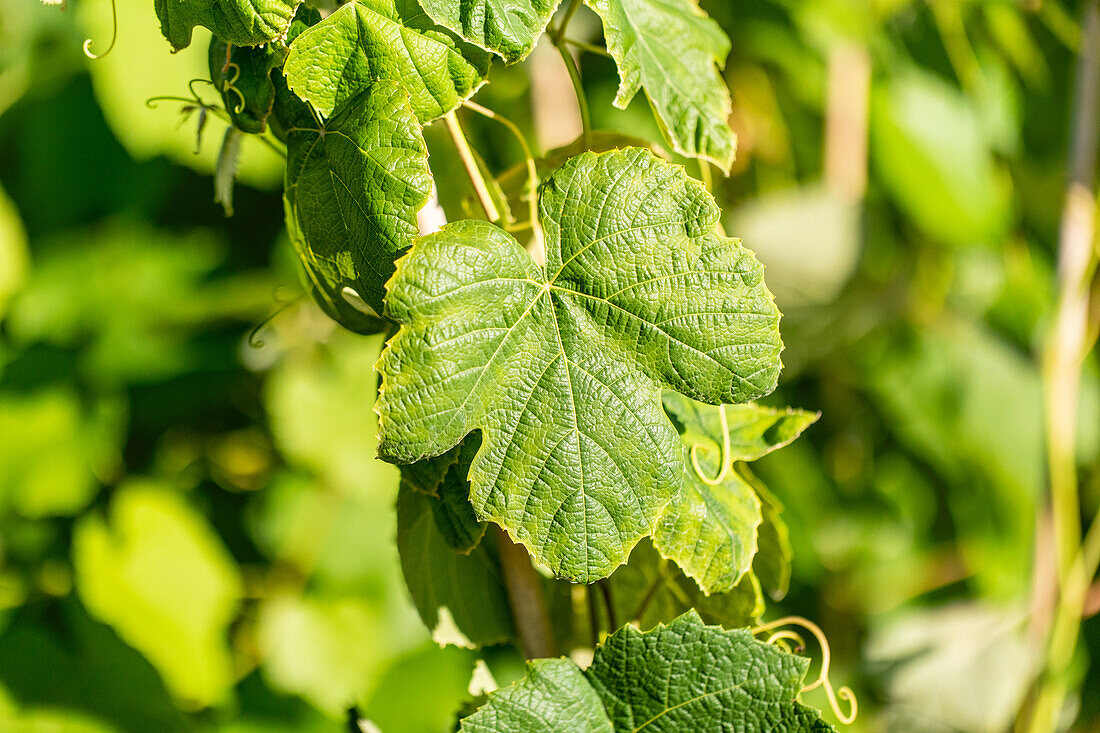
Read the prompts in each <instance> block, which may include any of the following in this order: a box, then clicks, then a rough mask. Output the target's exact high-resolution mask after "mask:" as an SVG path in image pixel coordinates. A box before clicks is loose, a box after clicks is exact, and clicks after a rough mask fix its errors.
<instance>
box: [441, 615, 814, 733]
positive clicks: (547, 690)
mask: <svg viewBox="0 0 1100 733" xmlns="http://www.w3.org/2000/svg"><path fill="white" fill-rule="evenodd" d="M808 665H809V660H807V659H803V658H801V657H796V656H793V655H790V654H787V653H785V652H782V651H780V650H779V649H777V648H776V647H774V646H771V645H769V644H765V643H763V642H761V641H758V640H756V639H754V638H753V636H752V635H751V634H750V633H749V632H748V631H747V630H744V629H742V630H736V631H727V630H724V629H721V628H718V627H715V626H705V625H704V624H703V622H702V621H701V620H700V619H699V616H698V614H696V613H695V612H693V611H691V612H688V613H686V614H684V615H683V616H680V617H679V618H677V619H675V620H674V621H672V622H671V623H670V624H668V625H667V626H665V625H660V626H657V627H656V628H654V629H653V630H652V631H648V632H642V631H638V629H636V628H634V627H633V626H630V625H627V626H624V627H623V628H621V629H619V630H618V631H616V632H615V633H613V634H611V635H610V636H609V637H607V639H606V640H605V641H604V642H603V643H602V644H600V645H599V646H598V647H597V648H596V653H595V657H594V659H593V660H592V665H591V666H590V667H588V669H586V670H584V671H583V672H582V671H581V670H580V669H579V668H578V667H577V666H576V665H575V664H574V663H573V662H572V661H570V660H567V659H556V660H547V659H540V660H536V661H535V662H530V663H529V664H528V666H527V676H526V677H525V678H524V679H522V680H520V681H519V682H517V683H515V684H514V685H512V686H511V687H508V688H505V689H503V690H499V691H497V692H494V693H491V694H490V695H489V700H488V702H487V703H486V704H485V705H484V706H483V707H482V708H481V709H480V710H478V712H476V713H474V714H473V715H471V716H470V717H468V718H465V719H464V720H463V721H462V728H461V730H463V731H468V732H470V733H481V732H485V733H496V732H497V731H502V730H509V731H510V730H524V731H543V730H545V731H551V730H554V731H557V730H563V731H582V732H589V731H593V732H595V731H599V732H601V733H602V732H604V731H607V732H608V733H610V731H616V732H618V731H624V732H625V731H641V730H643V729H644V730H646V731H654V732H655V733H658V732H662V731H668V732H669V733H673V732H676V733H678V732H679V731H687V730H722V731H760V730H784V731H830V730H833V728H832V727H831V726H830V725H828V724H827V723H825V722H824V721H823V720H822V719H821V717H820V715H819V714H818V713H817V711H815V710H812V709H810V708H808V707H806V706H804V705H802V704H801V703H799V702H798V701H797V698H798V695H799V692H800V689H801V687H802V678H803V677H804V676H805V674H806V669H807V667H808Z"/></svg>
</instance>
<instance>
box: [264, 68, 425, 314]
mask: <svg viewBox="0 0 1100 733" xmlns="http://www.w3.org/2000/svg"><path fill="white" fill-rule="evenodd" d="M293 125H294V126H291V127H289V128H288V129H287V130H286V142H287V171H286V190H285V196H284V202H285V206H286V216H287V229H288V231H289V233H290V237H291V242H292V243H293V245H294V248H295V250H296V252H297V254H298V256H299V258H300V260H301V262H302V265H303V267H304V269H305V271H306V274H307V276H308V279H309V281H310V284H311V285H312V286H313V289H314V295H315V297H316V298H317V300H318V304H319V305H320V306H321V308H322V309H323V310H324V311H325V312H326V313H327V314H328V315H329V316H331V317H332V318H334V319H335V320H337V321H338V322H339V323H341V324H342V325H344V326H345V327H347V328H349V329H351V330H355V331H360V332H363V331H367V332H370V331H369V330H368V329H369V327H370V326H371V325H372V324H380V321H379V320H378V319H377V317H376V316H377V315H378V314H381V313H382V296H383V293H384V283H385V282H386V280H387V279H388V278H389V277H390V275H391V274H392V273H393V269H394V264H393V263H394V260H395V259H396V258H397V257H398V256H399V255H400V253H401V252H403V251H404V250H405V249H406V248H407V247H408V245H409V244H410V243H411V242H412V240H413V238H414V237H415V236H416V235H417V233H418V230H417V225H416V213H417V212H418V211H419V210H420V208H421V207H422V206H423V205H424V204H425V203H426V202H427V200H428V196H429V194H430V191H431V172H430V171H429V170H428V154H427V148H426V147H425V145H424V138H423V136H422V134H421V130H420V123H419V122H418V120H417V118H416V115H415V114H413V111H412V108H411V107H410V106H409V100H408V95H407V94H406V93H405V92H404V91H403V90H402V89H401V88H400V87H398V86H397V85H396V84H394V83H392V82H385V81H379V82H377V83H375V84H374V85H372V86H371V87H369V88H367V89H366V90H364V91H363V92H362V93H361V94H360V95H359V96H357V97H355V98H354V99H352V100H350V101H348V102H347V103H346V104H345V105H344V107H343V108H341V109H340V110H337V112H336V114H335V115H334V116H333V117H331V118H330V119H328V120H327V121H326V122H324V124H321V125H319V124H318V123H317V121H316V120H314V119H313V118H312V116H311V115H309V114H306V113H305V112H303V113H301V114H300V115H299V117H298V119H296V120H295V121H294V123H293ZM349 291H350V292H349ZM372 311H373V312H372Z"/></svg>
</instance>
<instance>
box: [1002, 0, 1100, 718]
mask: <svg viewBox="0 0 1100 733" xmlns="http://www.w3.org/2000/svg"><path fill="white" fill-rule="evenodd" d="M1081 28H1082V33H1081V50H1080V55H1079V56H1078V59H1077V78H1076V82H1075V88H1074V112H1073V132H1072V139H1071V142H1070V151H1069V159H1070V171H1069V183H1068V186H1067V190H1066V201H1065V205H1064V208H1063V210H1062V223H1061V231H1060V233H1059V243H1058V280H1059V291H1060V292H1059V298H1058V310H1057V313H1056V315H1055V319H1054V323H1053V326H1052V327H1051V331H1050V335H1049V340H1048V341H1047V344H1046V348H1045V351H1044V358H1043V393H1044V400H1045V403H1046V425H1045V427H1046V442H1047V462H1048V472H1049V474H1050V494H1051V511H1052V516H1053V526H1054V532H1053V535H1054V540H1053V541H1054V545H1055V553H1054V555H1055V558H1056V560H1055V561H1056V568H1057V572H1056V577H1057V578H1058V588H1059V595H1058V598H1057V601H1056V605H1055V610H1054V621H1053V625H1052V626H1051V629H1050V634H1049V637H1048V640H1047V647H1046V658H1045V660H1044V663H1043V666H1042V668H1041V670H1040V673H1039V677H1038V680H1037V683H1036V689H1035V692H1034V697H1033V700H1032V704H1031V705H1030V706H1029V707H1028V708H1027V709H1025V711H1024V712H1023V714H1022V718H1021V720H1022V721H1023V725H1022V729H1023V730H1026V731H1029V733H1045V732H1046V731H1053V730H1055V729H1056V726H1057V721H1058V718H1059V715H1060V714H1061V710H1062V706H1063V704H1064V702H1065V697H1066V693H1067V682H1066V669H1067V667H1068V666H1069V663H1070V661H1072V658H1073V654H1074V650H1075V649H1076V646H1077V639H1078V636H1079V633H1080V628H1081V614H1082V612H1083V610H1084V605H1085V598H1086V596H1087V594H1088V588H1089V584H1090V583H1091V582H1092V577H1093V576H1094V575H1095V574H1096V571H1097V564H1098V562H1100V514H1098V515H1097V516H1096V517H1095V518H1094V519H1093V522H1092V525H1091V526H1090V527H1089V530H1088V534H1087V535H1086V537H1085V541H1084V543H1082V542H1081V540H1080V538H1081V510H1080V501H1081V497H1080V487H1079V483H1078V476H1077V458H1076V446H1077V420H1078V412H1079V407H1080V389H1081V371H1082V368H1083V366H1084V358H1085V355H1086V354H1087V353H1088V350H1089V325H1088V319H1089V311H1090V307H1091V306H1090V297H1091V292H1090V289H1091V283H1092V279H1093V276H1094V274H1095V273H1096V269H1097V266H1098V262H1097V251H1096V206H1097V201H1096V194H1095V192H1094V186H1095V183H1096V153H1097V147H1098V142H1100V140H1098V136H1100V133H1098V130H1097V126H1098V125H1100V112H1098V107H1100V0H1090V1H1089V2H1088V3H1087V4H1086V6H1085V9H1084V19H1083V21H1082V24H1081Z"/></svg>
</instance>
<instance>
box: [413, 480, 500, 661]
mask: <svg viewBox="0 0 1100 733" xmlns="http://www.w3.org/2000/svg"><path fill="white" fill-rule="evenodd" d="M439 503H440V499H438V498H435V497H432V496H428V495H426V494H423V493H421V492H419V491H417V490H415V489H413V488H412V487H411V486H410V485H409V484H408V483H406V482H405V481H404V480H403V481H402V482H401V488H400V493H399V494H398V498H397V550H398V553H399V554H400V556H401V570H402V573H403V574H404V576H405V583H406V585H408V588H409V593H410V594H411V595H412V599H413V603H414V604H415V605H416V610H417V611H418V612H419V613H420V618H421V619H423V621H424V625H425V626H427V627H428V628H429V629H430V630H431V632H432V638H434V639H435V640H436V641H437V642H438V643H440V644H455V645H457V646H466V647H474V646H479V645H486V644H499V643H501V642H504V641H507V640H509V639H511V638H512V636H513V635H514V631H513V627H512V617H511V613H510V611H509V607H508V596H507V593H506V591H505V589H504V585H503V583H502V581H501V578H500V568H499V566H498V564H497V559H496V554H495V548H493V547H491V546H490V545H491V543H482V544H480V545H478V546H477V547H476V548H474V549H473V550H472V552H470V554H462V553H459V552H456V551H455V550H454V549H453V548H452V547H451V546H450V543H449V542H448V541H447V538H446V536H445V535H444V533H443V532H441V531H440V527H439V524H438V514H437V511H438V509H437V505H438V504H439ZM467 503H468V502H467Z"/></svg>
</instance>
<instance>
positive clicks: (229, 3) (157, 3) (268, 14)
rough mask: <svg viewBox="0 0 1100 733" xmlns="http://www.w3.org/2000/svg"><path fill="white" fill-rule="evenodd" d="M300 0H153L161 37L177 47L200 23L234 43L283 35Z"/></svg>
mask: <svg viewBox="0 0 1100 733" xmlns="http://www.w3.org/2000/svg"><path fill="white" fill-rule="evenodd" d="M299 4H301V0H154V4H153V5H154V8H155V9H156V12H157V18H159V19H160V29H161V32H162V33H163V34H164V37H165V38H167V39H168V41H169V42H170V43H171V44H172V47H173V48H175V49H176V50H177V51H178V50H179V49H181V48H187V47H188V46H189V45H191V33H192V31H193V30H194V29H195V26H197V25H200V26H202V27H204V28H207V29H209V30H210V32H211V33H213V34H214V35H215V36H217V37H218V38H220V39H222V40H223V41H225V42H226V43H230V44H232V45H234V46H258V45H260V44H261V43H268V42H270V41H274V40H277V39H281V38H283V37H285V35H286V32H287V29H288V28H289V27H290V21H291V19H292V18H293V17H294V11H295V9H296V8H297V7H298V5H299Z"/></svg>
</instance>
